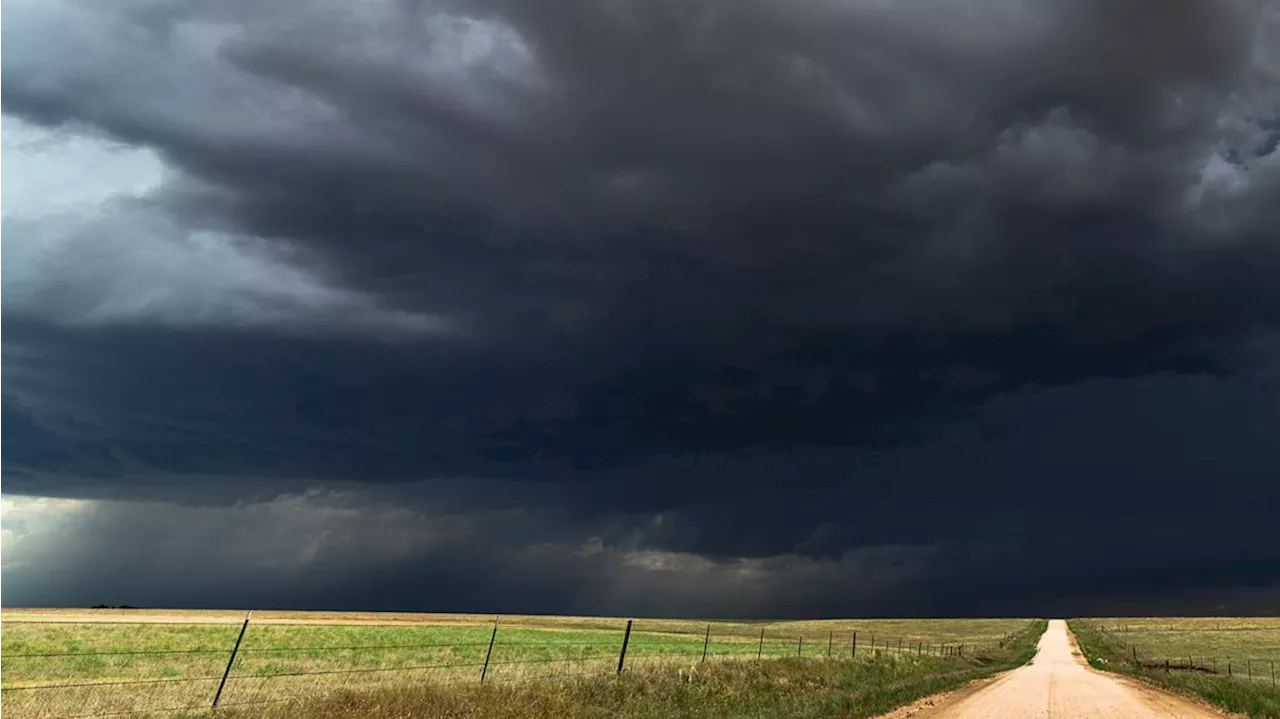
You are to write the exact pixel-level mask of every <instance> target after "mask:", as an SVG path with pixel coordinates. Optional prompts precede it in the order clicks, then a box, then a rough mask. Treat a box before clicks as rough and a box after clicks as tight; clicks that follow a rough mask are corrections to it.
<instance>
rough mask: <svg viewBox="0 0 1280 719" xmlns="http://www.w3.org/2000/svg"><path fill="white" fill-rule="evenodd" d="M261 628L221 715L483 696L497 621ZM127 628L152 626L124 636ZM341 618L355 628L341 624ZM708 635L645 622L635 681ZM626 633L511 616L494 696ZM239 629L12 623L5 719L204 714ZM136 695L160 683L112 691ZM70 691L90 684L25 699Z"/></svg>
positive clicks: (832, 638) (811, 644) (692, 659)
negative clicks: (339, 697)
mask: <svg viewBox="0 0 1280 719" xmlns="http://www.w3.org/2000/svg"><path fill="white" fill-rule="evenodd" d="M262 615H265V616H262ZM262 615H258V614H255V618H254V621H253V622H251V623H250V626H249V629H248V631H247V632H246V634H245V637H244V641H243V643H242V645H241V648H240V651H239V654H238V655H237V658H236V662H235V666H234V668H233V671H232V674H231V678H230V679H229V681H228V683H227V686H226V689H225V691H224V694H223V699H222V703H223V704H235V703H238V702H247V701H258V700H263V699H283V698H287V697H295V696H315V695H317V693H322V694H323V693H333V692H343V691H347V690H361V691H364V690H375V689H376V690H394V689H395V688H396V687H402V686H406V685H415V686H420V685H424V684H431V685H435V686H445V687H454V686H464V685H471V684H478V680H479V675H480V672H481V666H482V665H483V663H484V659H485V656H486V653H487V651H488V643H489V639H490V636H491V633H492V629H493V619H492V617H483V616H475V615H389V616H383V615H328V614H326V615H304V614H286V613H266V612H264V613H262ZM99 617H101V620H100V621H85V620H92V619H98V618H99ZM33 619H34V620H36V621H30V620H33ZM130 619H143V620H145V621H139V622H133V623H125V622H126V621H127V620H130ZM22 620H28V621H22ZM344 620H345V621H350V622H354V623H352V624H340V623H338V622H342V621H344ZM708 624H709V623H708V622H704V621H694V620H647V619H646V620H637V621H636V622H635V623H634V625H633V631H632V635H631V639H630V643H629V646H628V650H627V663H626V665H627V668H628V671H632V672H635V673H636V674H637V676H639V675H643V674H645V673H646V672H649V671H658V672H659V673H661V672H662V671H665V670H666V669H667V668H669V667H671V666H684V665H689V666H692V665H693V664H695V663H697V664H701V661H700V660H701V658H702V653H703V649H704V641H705V640H706V638H707V633H706V632H707V628H708ZM625 626H626V620H622V619H614V618H592V617H518V616H517V617H504V618H503V619H502V624H501V627H500V630H499V632H498V635H497V640H496V642H495V644H494V649H493V654H492V656H491V657H490V665H489V668H488V673H487V679H488V683H489V684H499V685H504V684H505V685H512V684H520V683H525V682H527V681H529V680H534V679H544V678H549V679H556V680H563V679H565V678H567V677H579V676H588V677H590V676H603V675H609V674H612V673H613V672H614V671H616V667H617V660H618V653H619V649H620V648H621V643H622V637H623V632H624V629H625ZM1025 626H1026V620H1002V619H994V620H870V621H849V620H838V621H820V622H712V623H710V628H711V635H710V641H709V642H708V643H707V645H706V650H707V656H708V660H709V661H708V664H707V666H710V665H715V664H718V663H720V664H722V663H725V661H726V660H733V659H747V660H752V663H754V660H755V658H756V656H757V654H758V653H759V654H760V655H761V656H762V657H764V658H765V659H780V658H784V657H787V658H789V657H797V656H799V657H801V658H804V659H816V658H820V657H821V658H825V657H826V656H827V653H828V647H830V652H831V654H832V656H833V658H840V657H845V656H847V655H848V653H849V652H850V649H851V645H852V638H853V636H852V633H853V632H854V631H857V632H858V657H859V658H860V659H862V660H864V662H865V663H871V662H872V661H873V660H877V661H879V662H880V663H883V662H884V661H887V660H888V659H889V658H890V657H893V658H896V659H898V660H900V662H901V663H902V664H903V666H907V665H909V664H910V662H908V660H911V661H914V662H915V664H918V665H920V666H925V665H927V663H928V662H931V661H937V662H943V663H945V665H946V666H955V663H956V660H959V658H958V657H956V658H954V659H953V658H948V657H943V656H936V653H937V652H938V647H940V646H942V645H958V644H960V643H964V644H965V645H966V655H967V656H966V657H965V658H964V660H965V661H972V662H981V661H984V660H985V659H984V658H985V657H988V655H987V654H985V653H984V652H986V651H989V650H990V651H997V652H999V653H1001V655H1002V656H1003V655H1004V654H1007V651H1005V650H1000V649H999V647H998V645H999V643H1000V641H1001V639H1002V638H1003V637H1004V636H1005V635H1007V634H1009V633H1011V632H1016V631H1018V630H1020V629H1022V628H1023V627H1025ZM761 630H763V631H764V641H763V643H761V640H760V633H761ZM239 631H240V622H238V621H235V617H234V615H227V616H223V615H220V614H219V615H211V614H196V613H190V614H182V613H175V612H164V613H156V612H149V613H132V614H130V613H127V612H124V613H122V612H112V613H103V614H96V613H86V612H78V613H76V612H47V611H46V612H44V613H34V612H12V611H6V612H5V613H4V632H3V635H2V637H0V640H2V646H0V657H2V659H0V671H2V672H3V688H4V690H5V691H4V705H5V709H6V710H7V715H8V716H14V717H22V716H28V715H31V713H32V712H35V711H36V710H37V709H39V708H41V707H45V708H48V707H62V706H65V707H68V708H69V709H79V708H83V707H86V706H92V707H95V708H96V710H97V711H108V710H114V711H125V710H131V709H136V708H141V707H171V706H172V707H180V706H204V705H207V704H208V703H210V701H211V699H212V696H213V694H214V692H215V690H216V688H217V685H218V681H219V679H220V678H221V675H222V672H223V670H224V669H225V668H226V664H227V660H228V658H229V656H230V650H231V647H232V646H233V645H234V643H235V639H236V636H237V635H238V634H239ZM873 635H874V637H875V647H874V648H873V647H872V646H871V642H872V637H873ZM899 640H901V645H900V644H899ZM23 655H59V656H23ZM801 663H802V664H813V662H801ZM912 666H914V665H912ZM717 671H718V670H717ZM734 671H737V670H734ZM156 680H166V681H156ZM134 681H152V682H153V683H151V684H147V685H136V684H131V685H130V684H126V685H118V686H117V685H109V684H108V683H110V682H134ZM65 684H85V685H88V686H82V687H73V688H59V689H52V688H51V689H33V688H31V687H39V686H45V685H65ZM68 713H74V712H70V711H69V712H68Z"/></svg>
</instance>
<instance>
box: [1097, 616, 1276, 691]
mask: <svg viewBox="0 0 1280 719" xmlns="http://www.w3.org/2000/svg"><path fill="white" fill-rule="evenodd" d="M1088 622H1089V624H1091V625H1092V626H1093V627H1095V628H1097V629H1098V630H1099V631H1101V632H1103V634H1105V635H1106V636H1107V637H1108V638H1109V639H1110V640H1111V641H1112V642H1114V643H1116V644H1118V645H1123V646H1124V647H1125V648H1126V649H1127V650H1128V651H1129V652H1130V657H1131V658H1132V657H1133V656H1134V653H1135V651H1136V655H1137V657H1138V660H1139V661H1141V662H1143V663H1155V664H1162V663H1163V662H1164V661H1165V660H1168V661H1169V662H1170V666H1171V668H1176V667H1177V666H1178V665H1181V666H1190V667H1193V668H1197V669H1199V668H1204V669H1207V670H1209V671H1210V672H1212V671H1213V670H1214V667H1215V666H1216V668H1217V671H1219V672H1226V671H1227V667H1228V666H1230V667H1231V673H1232V675H1233V676H1234V675H1235V674H1240V675H1241V676H1244V677H1245V678H1248V677H1250V676H1252V677H1253V678H1257V679H1266V680H1267V681H1270V680H1271V666H1272V663H1273V662H1275V663H1280V617H1174V618H1168V617H1159V618H1136V619H1135V618H1100V619H1090V620H1088Z"/></svg>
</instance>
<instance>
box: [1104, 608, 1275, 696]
mask: <svg viewBox="0 0 1280 719" xmlns="http://www.w3.org/2000/svg"><path fill="white" fill-rule="evenodd" d="M1091 624H1092V626H1093V627H1094V628H1095V629H1097V630H1098V631H1100V632H1101V633H1102V634H1103V635H1104V636H1105V637H1106V639H1107V641H1108V642H1110V643H1111V644H1112V645H1114V646H1115V647H1116V648H1117V649H1119V651H1120V653H1121V655H1122V656H1124V657H1125V659H1126V661H1127V662H1128V663H1129V664H1130V665H1131V666H1133V667H1135V668H1138V669H1147V670H1156V671H1160V670H1163V671H1166V672H1188V673H1196V674H1205V675H1212V676H1221V677H1225V678H1228V679H1240V680H1244V681H1262V682H1270V684H1271V685H1272V686H1277V678H1276V661H1277V660H1276V657H1275V656H1265V657H1258V656H1248V655H1240V654H1235V655H1231V654H1220V653H1215V652H1212V651H1204V650H1200V651H1197V650H1196V649H1195V648H1192V649H1191V650H1189V651H1186V652H1181V653H1176V654H1175V653H1174V652H1172V651H1170V650H1169V649H1168V648H1167V647H1153V646H1151V645H1152V644H1153V642H1150V641H1149V642H1147V643H1145V644H1144V643H1142V642H1141V641H1134V640H1133V635H1134V634H1137V635H1139V636H1144V635H1146V634H1149V633H1153V632H1161V631H1163V632H1168V633H1187V634H1203V633H1204V632H1206V631H1211V632H1214V633H1217V632H1271V631H1280V627H1274V628H1273V627H1254V628H1238V627H1227V628H1215V629H1203V628H1202V629H1192V630H1188V629H1187V628H1185V627H1178V626H1177V625H1168V626H1167V628H1165V627H1163V626H1161V625H1152V624H1144V625H1142V626H1141V627H1140V628H1138V629H1137V630H1136V631H1131V628H1130V627H1129V626H1128V625H1125V624H1116V625H1111V626H1108V625H1106V624H1100V623H1091Z"/></svg>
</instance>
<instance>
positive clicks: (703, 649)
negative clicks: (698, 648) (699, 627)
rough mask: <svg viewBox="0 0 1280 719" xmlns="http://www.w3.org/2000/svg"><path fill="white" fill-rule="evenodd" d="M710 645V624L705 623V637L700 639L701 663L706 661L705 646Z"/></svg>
mask: <svg viewBox="0 0 1280 719" xmlns="http://www.w3.org/2000/svg"><path fill="white" fill-rule="evenodd" d="M709 644H711V623H710V622H708V623H707V636H705V637H703V639H702V661H704V662H705V661H707V645H709Z"/></svg>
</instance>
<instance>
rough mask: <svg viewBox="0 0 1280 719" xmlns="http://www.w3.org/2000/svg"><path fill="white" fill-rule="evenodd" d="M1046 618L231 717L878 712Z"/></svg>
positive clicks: (403, 692)
mask: <svg viewBox="0 0 1280 719" xmlns="http://www.w3.org/2000/svg"><path fill="white" fill-rule="evenodd" d="M1045 626H1046V623H1045V622H1044V621H1036V622H1030V623H1026V622H1023V623H1022V631H1020V632H1017V633H1016V635H1015V636H1014V637H1013V639H1012V640H1011V641H1010V642H1008V643H1006V645H1005V646H1004V647H995V648H992V649H987V650H983V651H980V652H976V653H973V654H969V655H966V656H964V657H960V656H954V655H953V656H946V657H939V656H928V655H924V656H920V655H911V654H907V653H902V654H896V653H895V654H885V655H882V656H881V657H880V658H879V659H874V660H868V661H850V660H847V659H833V660H821V661H816V660H813V659H801V658H785V659H774V660H766V661H762V662H755V661H730V662H710V663H707V664H703V663H701V662H698V661H689V662H685V663H681V664H666V665H661V666H653V667H649V668H646V669H643V670H639V671H634V670H633V671H627V672H624V673H623V674H622V675H620V676H611V675H604V676H601V675H596V676H592V677H587V678H575V679H568V680H563V681H559V682H554V683H545V684H541V685H536V686H533V685H528V684H525V685H502V684H496V685H495V684H485V685H479V684H467V685H453V686H440V685H426V686H409V685H401V686H398V687H392V688H386V689H382V690H376V691H366V692H338V693H335V694H333V695H330V696H328V697H326V698H322V699H318V700H314V701H303V702H290V703H287V704H284V705H280V706H276V707H272V708H270V709H267V710H266V711H265V712H264V711H263V710H262V709H260V708H254V709H253V710H246V713H244V714H237V713H234V710H233V712H231V713H227V714H225V715H224V716H227V717H231V718H234V719H249V717H265V718H266V719H284V718H285V717H290V718H293V717H298V718H300V719H356V718H357V717H360V718H363V717H370V716H394V717H398V718H400V719H416V718H422V719H427V718H441V717H450V718H454V719H462V718H464V717H494V718H497V719H546V718H550V717H566V718H567V719H606V718H607V719H658V718H660V717H661V718H666V717H708V718H710V717H717V718H720V717H725V718H729V719H732V718H737V717H740V718H743V719H746V718H747V717H778V716H786V717H835V716H839V717H845V718H847V719H857V718H858V717H870V716H876V715H879V714H882V713H884V712H886V711H889V710H891V709H893V708H894V707H897V706H900V705H902V704H905V703H908V702H910V701H913V700H915V699H918V698H920V697H923V696H927V695H929V694H933V693H936V692H940V691H945V690H947V689H952V688H955V687H957V686H959V685H962V684H964V683H967V682H969V681H972V680H973V679H977V678H981V677H983V676H989V675H991V674H994V673H997V672H999V671H1002V670H1005V669H1010V668H1013V667H1016V666H1020V665H1021V664H1025V663H1026V662H1027V661H1029V660H1030V658H1031V657H1032V656H1033V655H1034V653H1035V644H1036V641H1037V639H1038V638H1039V636H1040V635H1041V634H1042V633H1043V632H1044V629H1045Z"/></svg>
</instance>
